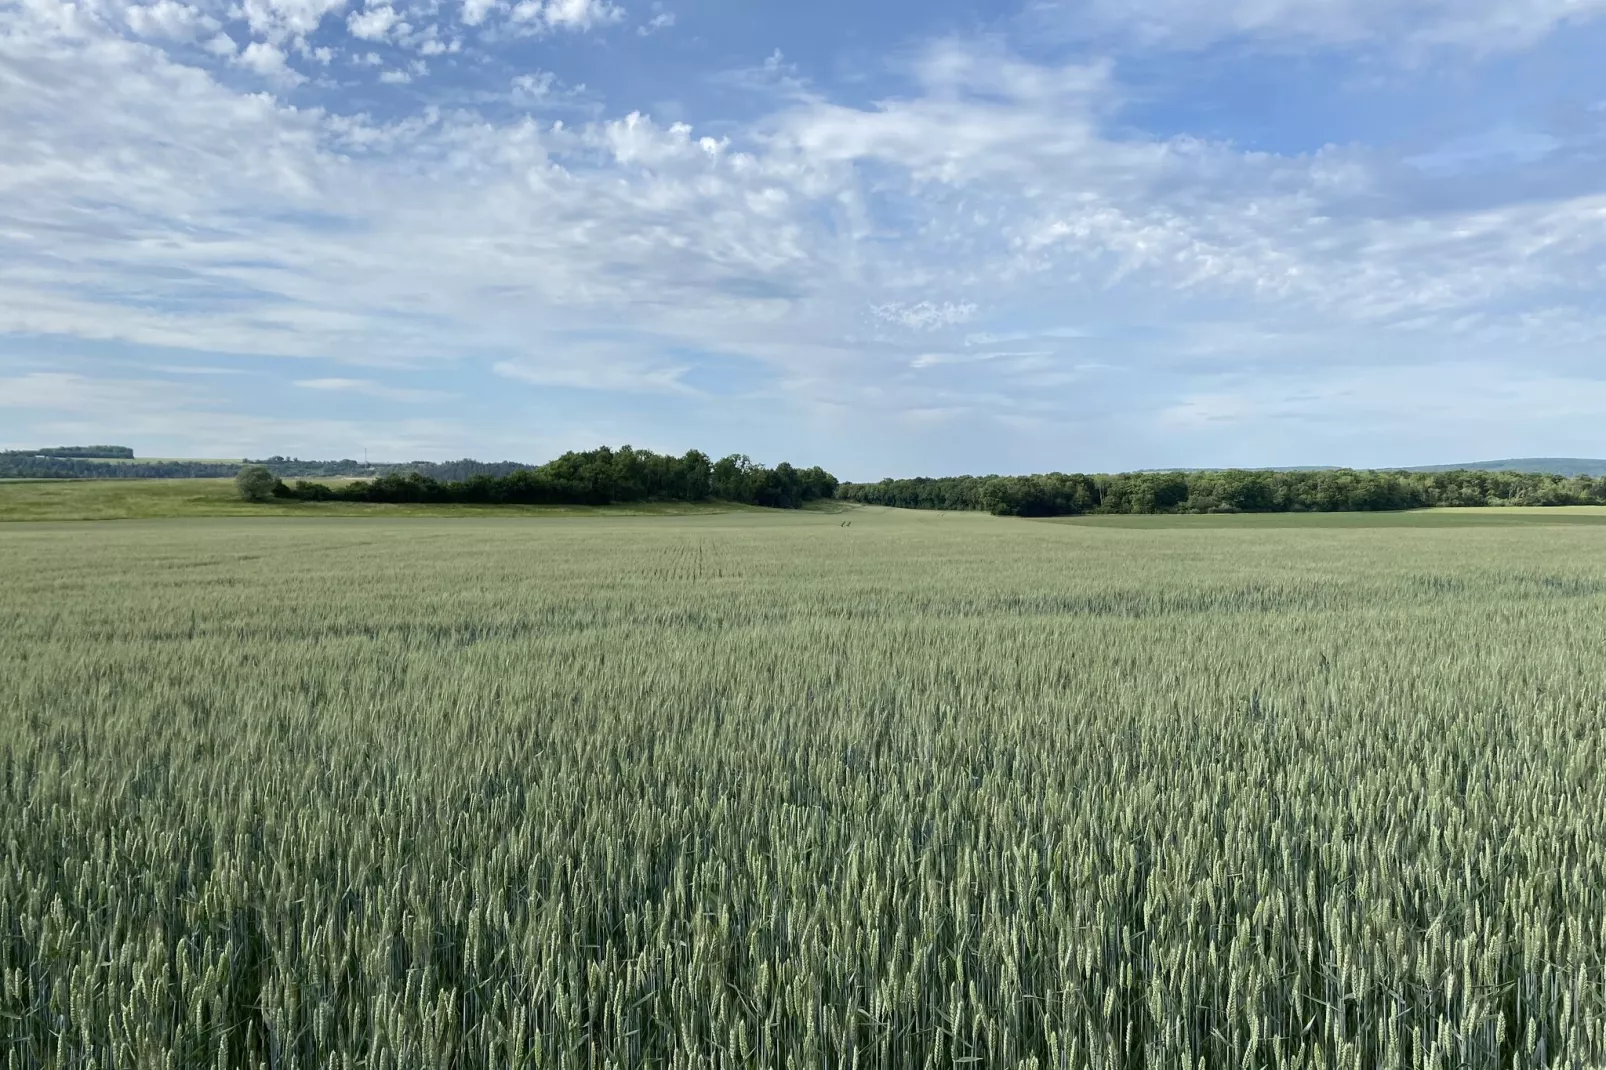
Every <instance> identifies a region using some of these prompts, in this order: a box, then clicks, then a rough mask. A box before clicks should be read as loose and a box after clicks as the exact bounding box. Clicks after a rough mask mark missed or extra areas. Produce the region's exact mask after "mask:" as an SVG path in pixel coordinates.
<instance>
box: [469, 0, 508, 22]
mask: <svg viewBox="0 0 1606 1070" xmlns="http://www.w3.org/2000/svg"><path fill="white" fill-rule="evenodd" d="M502 6H503V5H502V4H501V3H499V2H498V0H463V24H464V25H465V26H478V25H479V24H480V23H482V22H484V21H485V18H486V16H487V15H489V14H490V13H491V12H493V11H497V10H500V9H501V8H502Z"/></svg>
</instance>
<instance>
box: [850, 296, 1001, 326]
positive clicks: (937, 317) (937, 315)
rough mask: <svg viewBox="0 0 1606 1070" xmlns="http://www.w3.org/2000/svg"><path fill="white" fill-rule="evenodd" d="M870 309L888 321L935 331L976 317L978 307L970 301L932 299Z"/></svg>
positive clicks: (875, 306)
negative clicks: (935, 300)
mask: <svg viewBox="0 0 1606 1070" xmlns="http://www.w3.org/2000/svg"><path fill="white" fill-rule="evenodd" d="M870 311H871V312H873V313H875V315H876V316H877V317H878V318H880V319H883V320H886V321H887V322H888V323H896V324H899V325H901V326H904V327H908V328H909V329H911V330H916V331H934V330H938V329H940V328H943V327H953V326H956V325H957V324H961V323H967V322H969V321H970V320H972V319H975V318H976V312H977V308H976V306H975V305H974V304H971V303H970V302H962V303H959V304H955V303H954V302H952V301H944V302H942V303H941V304H934V303H933V302H931V301H917V302H914V303H913V304H898V303H895V302H894V303H889V304H884V305H871V306H870Z"/></svg>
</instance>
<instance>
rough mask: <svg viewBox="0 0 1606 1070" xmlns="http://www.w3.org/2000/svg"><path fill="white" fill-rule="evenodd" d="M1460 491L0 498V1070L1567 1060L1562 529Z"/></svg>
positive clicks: (1573, 907)
mask: <svg viewBox="0 0 1606 1070" xmlns="http://www.w3.org/2000/svg"><path fill="white" fill-rule="evenodd" d="M1459 516H1460V519H1457V520H1454V521H1446V520H1444V519H1443V518H1442V515H1439V514H1435V517H1437V519H1435V518H1433V517H1425V518H1424V519H1422V520H1420V521H1413V520H1410V519H1408V518H1389V519H1388V520H1386V521H1381V522H1378V523H1370V524H1361V523H1359V522H1351V521H1349V520H1347V519H1345V520H1341V521H1337V522H1333V523H1318V522H1316V521H1314V520H1307V519H1305V518H1298V519H1297V520H1296V521H1295V522H1293V523H1291V524H1280V523H1278V524H1274V523H1267V522H1259V523H1254V522H1246V521H1251V520H1261V519H1263V518H1244V517H1225V518H1174V519H1169V520H1167V519H1163V518H1152V519H1151V518H1144V522H1143V523H1137V524H1134V523H1131V522H1127V521H1121V520H1117V519H1115V518H1110V519H1093V520H1086V521H1073V522H1065V523H1057V522H1056V523H1047V522H1027V521H1006V520H996V519H993V518H989V517H983V516H975V515H952V514H949V515H934V514H929V513H925V514H921V513H898V512H891V511H880V510H871V509H861V510H855V511H853V512H851V513H850V514H846V515H827V514H820V513H777V512H764V511H757V510H754V511H748V512H742V513H729V514H723V515H702V516H683V517H660V518H641V517H633V518H631V517H625V518H620V517H576V518H568V519H531V518H515V517H508V516H506V515H505V514H504V517H503V518H499V519H496V520H485V519H477V518H459V519H442V520H432V519H372V518H370V519H363V520H357V519H348V518H340V517H326V518H323V519H316V520H301V519H264V520H260V521H242V520H231V519H211V520H189V521H130V522H127V523H119V524H82V523H80V524H65V523H61V524H28V523H19V524H9V525H0V752H3V766H4V773H3V780H0V981H3V986H0V1021H3V1024H0V1046H3V1051H4V1058H3V1060H0V1061H3V1062H4V1063H5V1065H6V1066H7V1067H68V1066H90V1065H94V1066H98V1067H123V1066H141V1067H143V1066H164V1067H172V1068H190V1067H195V1068H200V1067H203V1066H208V1067H217V1066H262V1067H268V1066H273V1067H281V1066H284V1067H290V1066H295V1067H300V1066H307V1067H312V1066H340V1067H374V1068H378V1067H393V1068H412V1067H425V1066H428V1067H454V1068H469V1067H513V1066H530V1067H634V1066H644V1065H651V1066H680V1067H688V1068H690V1067H703V1066H724V1067H745V1066H775V1067H779V1066H810V1067H831V1068H838V1067H849V1066H854V1067H881V1066H898V1067H971V1066H975V1067H1038V1068H1046V1067H1050V1066H1055V1067H1059V1066H1064V1067H1122V1068H1135V1067H1188V1068H1190V1070H1191V1068H1195V1067H1199V1066H1207V1067H1245V1068H1256V1067H1270V1066H1295V1067H1324V1068H1339V1067H1343V1068H1363V1067H1368V1068H1369V1067H1442V1068H1445V1070H1452V1068H1460V1067H1508V1066H1518V1067H1530V1066H1532V1067H1539V1066H1546V1067H1574V1066H1580V1067H1581V1066H1598V1065H1601V1061H1602V1056H1603V1054H1606V838H1603V837H1602V835H1601V832H1600V830H1601V828H1602V827H1603V825H1606V772H1603V770H1602V758H1603V757H1606V754H1603V749H1606V748H1603V745H1602V743H1603V735H1602V730H1603V728H1606V718H1603V712H1606V666H1603V663H1602V661H1601V651H1602V650H1606V529H1603V528H1601V527H1599V526H1598V525H1596V524H1594V523H1591V522H1590V521H1589V517H1585V518H1584V519H1582V520H1580V519H1577V518H1575V517H1572V516H1569V515H1568V514H1562V513H1554V512H1547V513H1544V514H1542V515H1537V516H1532V517H1531V518H1530V517H1528V516H1525V515H1524V514H1520V513H1517V512H1514V511H1510V512H1501V513H1500V514H1499V515H1497V516H1490V517H1479V516H1478V515H1477V514H1459ZM1519 517H1520V518H1521V519H1517V520H1515V522H1513V520H1514V518H1519Z"/></svg>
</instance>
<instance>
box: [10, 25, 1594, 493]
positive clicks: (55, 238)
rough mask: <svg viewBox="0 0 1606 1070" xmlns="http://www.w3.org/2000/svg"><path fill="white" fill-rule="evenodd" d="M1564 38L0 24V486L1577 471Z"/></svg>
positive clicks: (1581, 236) (1573, 168) (1566, 30)
mask: <svg viewBox="0 0 1606 1070" xmlns="http://www.w3.org/2000/svg"><path fill="white" fill-rule="evenodd" d="M1603 51H1606V0H1415V2H1401V0H1219V2H1216V3H1211V4H1203V3H1198V2H1197V0H1063V2H1048V0H1043V2H1028V3H1026V4H1024V5H1019V4H979V3H966V2H958V0H935V2H933V0H925V2H920V3H914V2H905V0H895V2H886V3H880V4H874V5H866V4H857V3H847V2H845V0H816V2H813V3H809V4H785V5H783V4H763V5H760V4H752V3H746V4H743V3H736V2H733V0H723V2H708V0H704V2H698V0H661V2H653V0H647V2H639V0H388V2H385V0H194V2H192V3H191V2H181V0H156V2H154V3H152V2H149V0H140V2H130V0H77V2H72V3H68V2H63V0H21V2H17V0H0V146H4V148H3V149H0V446H8V447H24V446H36V445H52V444H63V443H75V442H82V441H85V440H91V439H92V440H95V441H97V442H99V441H107V442H117V443H122V444H127V445H130V446H133V447H134V448H135V449H136V450H137V451H138V452H139V453H141V454H142V455H150V456H240V455H249V456H261V455H265V454H272V453H286V454H296V455H300V456H306V457H313V456H320V457H321V456H360V455H362V453H363V452H364V451H366V452H367V453H368V454H369V455H370V456H372V457H375V458H380V457H383V458H387V459H443V458H448V457H458V456H464V455H470V456H476V457H481V458H487V459H501V458H513V459H524V460H541V459H544V458H546V457H549V456H551V455H553V454H555V453H556V452H559V451H561V450H563V449H568V448H586V447H590V446H593V445H597V444H600V443H604V442H606V443H611V444H615V445H617V444H622V443H630V444H633V445H636V446H641V447H648V448H653V449H660V450H670V451H675V452H679V451H682V450H685V449H687V448H690V447H693V446H696V447H698V448H702V449H705V450H708V451H710V452H714V453H725V452H734V451H742V452H747V453H750V454H752V455H753V456H754V457H755V458H758V459H761V460H765V461H771V462H773V461H777V460H781V459H790V460H792V461H794V462H798V463H803V464H812V463H820V464H824V465H826V466H827V467H828V468H830V469H831V470H833V471H834V472H836V473H837V474H839V475H841V476H844V477H847V478H857V479H866V478H877V477H880V476H883V475H916V474H942V473H949V472H960V471H968V472H988V471H1005V472H1007V471H1040V470H1047V469H1063V470H1120V469H1130V468H1143V467H1160V466H1168V465H1187V466H1194V465H1201V466H1204V465H1210V466H1214V465H1275V464H1290V465H1292V464H1353V465H1390V464H1425V463H1435V462H1447V461H1456V460H1473V459H1482V458H1487V457H1498V456H1513V455H1515V456H1535V455H1586V456H1587V455H1593V456H1602V455H1606V421H1603V420H1602V419H1601V415H1602V414H1603V413H1606V368H1603V365H1602V360H1601V356H1602V352H1603V348H1602V341H1603V338H1606V301H1603V298H1602V294H1606V288H1603V285H1602V284H1603V282H1606V278H1603V275H1606V271H1603V264H1606V260H1603V253H1606V71H1603V70H1602V64H1600V62H1599V59H1598V57H1599V56H1600V55H1602V54H1603Z"/></svg>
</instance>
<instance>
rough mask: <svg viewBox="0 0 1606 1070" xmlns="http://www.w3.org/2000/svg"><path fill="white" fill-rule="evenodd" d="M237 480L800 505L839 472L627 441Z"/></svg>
mask: <svg viewBox="0 0 1606 1070" xmlns="http://www.w3.org/2000/svg"><path fill="white" fill-rule="evenodd" d="M458 463H462V462H458ZM239 480H240V487H241V493H242V494H243V495H244V496H246V497H247V498H268V497H275V498H284V499H292V500H298V501H355V502H393V503H424V504H485V505H496V504H508V505H514V504H517V505H610V504H614V503H625V502H646V501H676V502H697V501H708V500H717V501H725V502H738V503H744V504H748V505H762V506H769V507H771V508H777V509H797V508H799V507H801V506H802V505H803V504H804V503H806V502H810V501H814V500H816V499H820V498H831V497H833V496H834V495H835V493H836V489H837V480H836V477H835V476H833V475H831V473H829V472H827V471H825V469H823V468H820V467H818V466H815V467H812V468H796V467H793V466H792V465H790V464H788V463H786V462H782V463H780V464H778V465H776V466H775V467H774V468H768V467H765V466H764V465H761V464H758V463H756V462H754V461H753V460H752V459H751V458H749V457H747V456H746V455H745V454H732V455H731V456H729V457H725V458H722V459H721V460H719V461H712V460H710V459H709V457H708V455H707V454H705V453H703V452H701V451H699V450H690V451H688V452H687V453H686V454H685V455H684V456H681V457H674V456H671V455H668V454H659V453H653V452H652V451H650V450H638V449H634V448H632V447H630V446H623V447H620V448H619V449H612V448H609V447H607V446H603V447H601V448H600V449H595V450H587V451H584V452H574V451H571V452H569V453H565V454H564V455H563V456H561V457H559V458H557V459H556V460H553V461H549V462H547V463H546V464H543V465H539V466H537V467H532V468H521V469H520V470H518V471H513V472H509V473H508V474H506V475H492V474H488V473H485V472H481V473H478V474H473V475H470V476H469V477H468V478H466V479H460V480H439V479H435V478H433V477H431V476H428V475H425V474H423V473H421V472H417V471H410V472H405V473H403V472H393V473H388V474H386V475H382V476H379V477H377V478H375V479H370V480H360V481H357V482H353V483H347V484H341V485H334V486H331V485H329V484H326V483H314V482H310V481H308V480H298V481H296V482H295V483H294V484H286V483H285V482H284V481H283V480H282V479H277V478H275V477H274V475H273V473H272V472H271V471H269V470H267V469H265V468H263V467H260V466H253V467H251V468H247V469H246V470H244V471H242V472H241V473H240V476H239Z"/></svg>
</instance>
